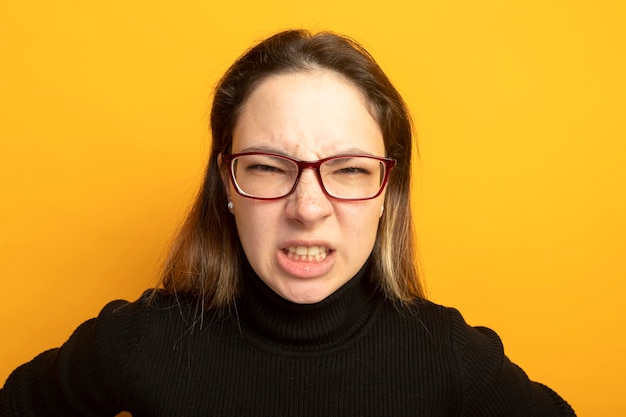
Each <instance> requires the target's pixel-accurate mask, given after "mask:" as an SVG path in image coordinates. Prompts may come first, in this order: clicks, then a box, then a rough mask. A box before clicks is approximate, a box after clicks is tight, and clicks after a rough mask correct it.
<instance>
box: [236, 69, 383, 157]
mask: <svg viewBox="0 0 626 417" xmlns="http://www.w3.org/2000/svg"><path fill="white" fill-rule="evenodd" d="M370 107H371V106H370V104H369V102H368V100H367V99H366V98H365V96H364V94H363V93H362V92H361V91H360V89H359V88H358V87H356V86H355V85H354V84H353V83H352V82H350V81H348V80H347V79H345V78H344V77H342V76H341V75H339V74H337V73H335V72H332V71H324V70H313V71H306V72H304V71H302V72H290V73H284V74H278V75H273V76H270V77H268V78H267V79H265V80H263V81H261V82H260V83H259V84H258V85H257V86H256V88H255V89H254V90H253V91H252V93H251V94H250V96H249V97H248V99H247V100H246V101H245V103H244V104H243V105H242V107H241V109H240V112H239V117H238V119H237V122H236V124H235V128H234V130H233V152H243V151H248V150H259V149H266V150H273V151H275V152H280V153H286V154H289V155H292V156H295V157H298V158H303V159H306V158H313V157H316V158H319V157H324V156H331V155H333V154H336V153H340V152H341V151H342V150H344V149H357V150H361V151H362V152H363V153H371V154H374V155H380V156H383V155H384V143H383V135H382V132H381V129H380V126H379V125H378V123H377V121H376V120H375V118H374V117H373V115H372V113H371V111H370ZM351 153H354V152H351ZM307 155H308V156H307Z"/></svg>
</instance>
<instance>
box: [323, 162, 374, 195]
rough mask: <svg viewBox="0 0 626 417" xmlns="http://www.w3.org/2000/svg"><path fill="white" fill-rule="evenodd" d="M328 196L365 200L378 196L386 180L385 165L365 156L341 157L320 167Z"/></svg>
mask: <svg viewBox="0 0 626 417" xmlns="http://www.w3.org/2000/svg"><path fill="white" fill-rule="evenodd" d="M320 174H321V177H322V182H323V183H324V187H325V188H326V191H327V192H328V194H330V195H332V196H333V197H336V198H343V199H354V200H356V199H364V198H370V197H373V196H375V195H376V194H378V192H379V191H380V189H381V187H382V183H383V180H384V178H385V164H384V163H383V162H381V161H379V160H377V159H374V158H368V157H364V156H354V157H339V158H333V159H331V160H329V161H326V162H324V163H323V164H322V166H321V167H320Z"/></svg>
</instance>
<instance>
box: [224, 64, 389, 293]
mask: <svg viewBox="0 0 626 417" xmlns="http://www.w3.org/2000/svg"><path fill="white" fill-rule="evenodd" d="M250 151H262V152H271V153H278V154H283V155H287V156H290V157H293V158H297V159H300V160H305V161H313V160H318V159H322V158H325V157H329V156H334V155H338V154H370V155H375V156H385V147H384V143H383V136H382V133H381V130H380V127H379V126H378V124H377V122H376V121H375V120H374V118H373V117H372V115H371V114H370V112H369V111H368V105H367V101H366V99H365V97H364V96H363V94H361V92H360V91H359V90H358V89H357V88H356V87H355V86H353V85H352V84H351V83H350V82H348V81H346V79H344V78H342V77H341V76H340V75H338V74H336V73H334V72H330V71H321V70H319V71H318V70H316V71H311V72H295V73H287V74H280V75H275V76H271V77H270V78H267V79H265V80H264V81H262V82H261V83H260V84H259V85H258V86H257V87H256V88H255V89H254V90H253V92H252V94H251V95H250V97H249V98H248V99H247V101H246V102H245V103H244V105H243V107H242V108H241V111H240V115H239V118H238V120H237V123H236V125H235V128H234V130H233V144H232V153H241V152H250ZM224 180H225V181H226V182H227V187H226V189H227V193H228V196H229V199H230V200H231V201H232V202H233V204H234V210H233V214H234V216H235V221H236V223H237V230H238V233H239V238H240V240H241V244H242V246H243V249H244V252H245V254H246V256H247V258H248V261H249V262H250V264H251V266H252V268H253V269H254V270H255V272H256V273H257V274H258V275H259V277H261V279H262V280H263V281H264V282H265V283H266V284H267V285H268V286H269V287H270V288H272V289H273V290H274V291H275V292H276V293H278V294H279V295H280V296H282V297H283V298H285V299H287V300H290V301H293V302H296V303H301V304H310V303H315V302H318V301H321V300H323V299H324V298H326V297H327V296H329V295H330V294H332V293H333V292H334V291H336V290H337V289H338V288H339V287H341V286H342V285H343V284H345V283H346V282H347V281H348V280H350V278H352V277H353V276H354V275H355V274H356V273H357V272H358V271H359V269H360V268H361V267H362V266H363V264H364V263H365V261H366V260H367V258H368V257H369V255H370V253H371V251H372V248H373V246H374V241H375V239H376V233H377V229H378V221H379V218H380V215H381V207H382V205H383V201H384V194H381V195H380V196H379V197H377V198H375V199H372V200H363V201H340V200H336V199H333V198H330V197H328V196H327V195H325V194H324V192H323V190H322V189H321V186H320V184H319V182H318V181H317V178H316V174H315V172H314V171H313V170H312V169H305V170H304V171H303V172H302V176H301V177H300V182H299V183H298V186H297V188H296V190H295V192H294V193H292V194H291V195H289V196H287V197H285V198H282V199H279V200H270V201H268V200H255V199H251V198H246V197H243V196H241V195H239V194H237V192H236V191H235V189H234V188H233V185H232V184H231V182H230V181H229V180H228V178H225V179H224ZM294 252H296V253H298V254H306V255H307V256H294ZM308 255H311V256H308Z"/></svg>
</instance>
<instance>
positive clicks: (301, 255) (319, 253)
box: [284, 246, 331, 262]
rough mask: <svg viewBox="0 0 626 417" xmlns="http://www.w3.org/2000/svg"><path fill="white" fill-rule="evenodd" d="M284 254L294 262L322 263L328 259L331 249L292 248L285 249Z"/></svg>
mask: <svg viewBox="0 0 626 417" xmlns="http://www.w3.org/2000/svg"><path fill="white" fill-rule="evenodd" d="M284 252H285V254H286V255H287V258H289V259H290V260H292V261H301V262H303V261H304V262H321V261H323V260H324V259H326V257H327V256H328V254H329V253H330V252H331V249H328V248H326V247H324V246H290V247H288V248H286V249H284Z"/></svg>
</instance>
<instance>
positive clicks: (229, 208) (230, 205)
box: [227, 201, 235, 213]
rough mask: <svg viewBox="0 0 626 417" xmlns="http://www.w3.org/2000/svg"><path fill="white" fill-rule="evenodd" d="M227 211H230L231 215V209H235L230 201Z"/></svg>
mask: <svg viewBox="0 0 626 417" xmlns="http://www.w3.org/2000/svg"><path fill="white" fill-rule="evenodd" d="M227 206H228V211H230V212H231V213H233V209H234V208H235V205H234V204H233V202H232V201H229V202H228V204H227Z"/></svg>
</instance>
